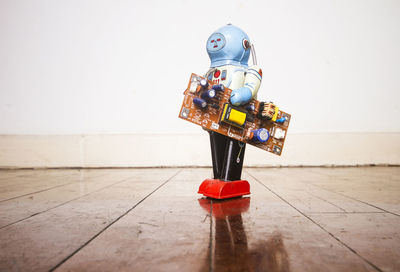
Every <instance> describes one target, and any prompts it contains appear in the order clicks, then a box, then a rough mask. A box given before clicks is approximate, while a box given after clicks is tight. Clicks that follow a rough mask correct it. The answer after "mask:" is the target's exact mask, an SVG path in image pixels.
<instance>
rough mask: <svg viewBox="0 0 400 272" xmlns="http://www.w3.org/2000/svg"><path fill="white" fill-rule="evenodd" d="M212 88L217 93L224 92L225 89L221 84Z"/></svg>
mask: <svg viewBox="0 0 400 272" xmlns="http://www.w3.org/2000/svg"><path fill="white" fill-rule="evenodd" d="M212 88H213V89H214V90H215V91H217V92H223V91H224V90H225V87H224V85H223V84H216V85H213V86H212Z"/></svg>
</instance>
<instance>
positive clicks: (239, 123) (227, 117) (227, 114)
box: [221, 103, 247, 128]
mask: <svg viewBox="0 0 400 272" xmlns="http://www.w3.org/2000/svg"><path fill="white" fill-rule="evenodd" d="M246 116H247V114H246V113H245V112H242V111H240V110H238V109H237V108H234V107H233V106H232V105H230V104H228V103H225V105H224V110H223V112H222V116H221V121H222V122H225V123H228V124H231V125H234V126H236V127H239V128H243V127H244V124H245V123H246Z"/></svg>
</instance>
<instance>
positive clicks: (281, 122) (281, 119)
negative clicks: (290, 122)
mask: <svg viewBox="0 0 400 272" xmlns="http://www.w3.org/2000/svg"><path fill="white" fill-rule="evenodd" d="M286 120H287V118H286V117H281V118H279V119H277V120H276V121H275V122H277V123H278V124H283V123H285V122H286Z"/></svg>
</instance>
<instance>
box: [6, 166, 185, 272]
mask: <svg viewBox="0 0 400 272" xmlns="http://www.w3.org/2000/svg"><path fill="white" fill-rule="evenodd" d="M118 171H119V170H116V171H115V173H116V174H117V173H118ZM130 171H132V172H131V174H132V176H133V178H132V179H129V180H127V181H125V182H122V183H119V184H116V185H115V186H111V187H109V188H106V189H104V190H101V191H98V192H95V193H93V194H90V195H87V196H85V197H83V198H80V199H78V200H76V201H72V202H69V203H67V204H65V205H62V206H60V207H57V208H55V209H52V210H50V211H48V212H45V213H42V214H39V215H37V216H35V217H32V218H29V219H26V220H24V221H22V222H19V223H16V224H13V225H11V226H8V227H5V228H3V229H1V230H0V248H1V249H2V250H1V251H0V271H44V270H49V269H51V268H53V267H54V266H56V265H57V264H58V263H60V262H61V261H62V260H64V259H65V258H66V257H68V256H69V255H70V254H72V253H73V252H74V251H75V250H77V249H79V248H80V247H81V246H82V245H83V244H85V243H86V242H87V241H88V240H90V239H91V238H92V237H93V236H95V235H97V234H98V233H99V232H101V231H102V230H103V229H104V228H105V227H106V226H107V225H109V224H111V223H112V222H113V221H114V220H116V219H117V218H118V217H119V216H121V215H123V214H124V213H125V212H126V211H127V210H129V209H130V208H132V206H134V205H135V204H137V203H138V202H140V201H141V200H142V199H143V198H144V197H146V196H147V195H148V194H149V193H151V192H152V191H153V190H154V189H155V188H157V187H158V186H160V185H161V184H162V183H163V182H165V181H166V180H168V178H170V177H171V176H172V175H174V174H175V173H176V172H177V171H178V170H176V169H169V170H165V171H163V172H162V173H154V172H155V171H154V170H152V169H149V170H130ZM111 172H112V171H111Z"/></svg>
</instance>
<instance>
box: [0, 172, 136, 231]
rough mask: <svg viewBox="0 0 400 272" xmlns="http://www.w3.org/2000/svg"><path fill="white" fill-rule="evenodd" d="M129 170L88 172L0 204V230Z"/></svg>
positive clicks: (123, 176)
mask: <svg viewBox="0 0 400 272" xmlns="http://www.w3.org/2000/svg"><path fill="white" fill-rule="evenodd" d="M132 175H133V173H132V172H131V171H119V172H112V171H111V172H110V171H104V170H101V171H91V172H90V173H88V174H86V177H84V176H83V175H82V176H80V178H79V179H76V180H75V181H71V182H70V183H68V184H64V185H63V186H57V187H53V188H50V189H48V190H46V191H41V192H38V193H32V194H29V195H26V196H22V197H18V198H13V199H11V200H7V201H2V202H0V229H1V228H3V227H4V226H8V225H10V224H13V223H15V222H18V221H21V220H24V219H27V218H29V217H31V216H35V215H37V214H39V213H42V212H46V211H48V210H50V209H53V208H55V207H59V206H60V205H63V204H65V203H68V202H70V201H73V200H76V199H78V198H81V197H84V196H85V195H88V194H90V193H93V192H96V191H98V190H101V189H103V188H105V187H108V186H112V185H113V184H116V183H118V182H122V181H123V180H125V179H127V178H129V177H132Z"/></svg>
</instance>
